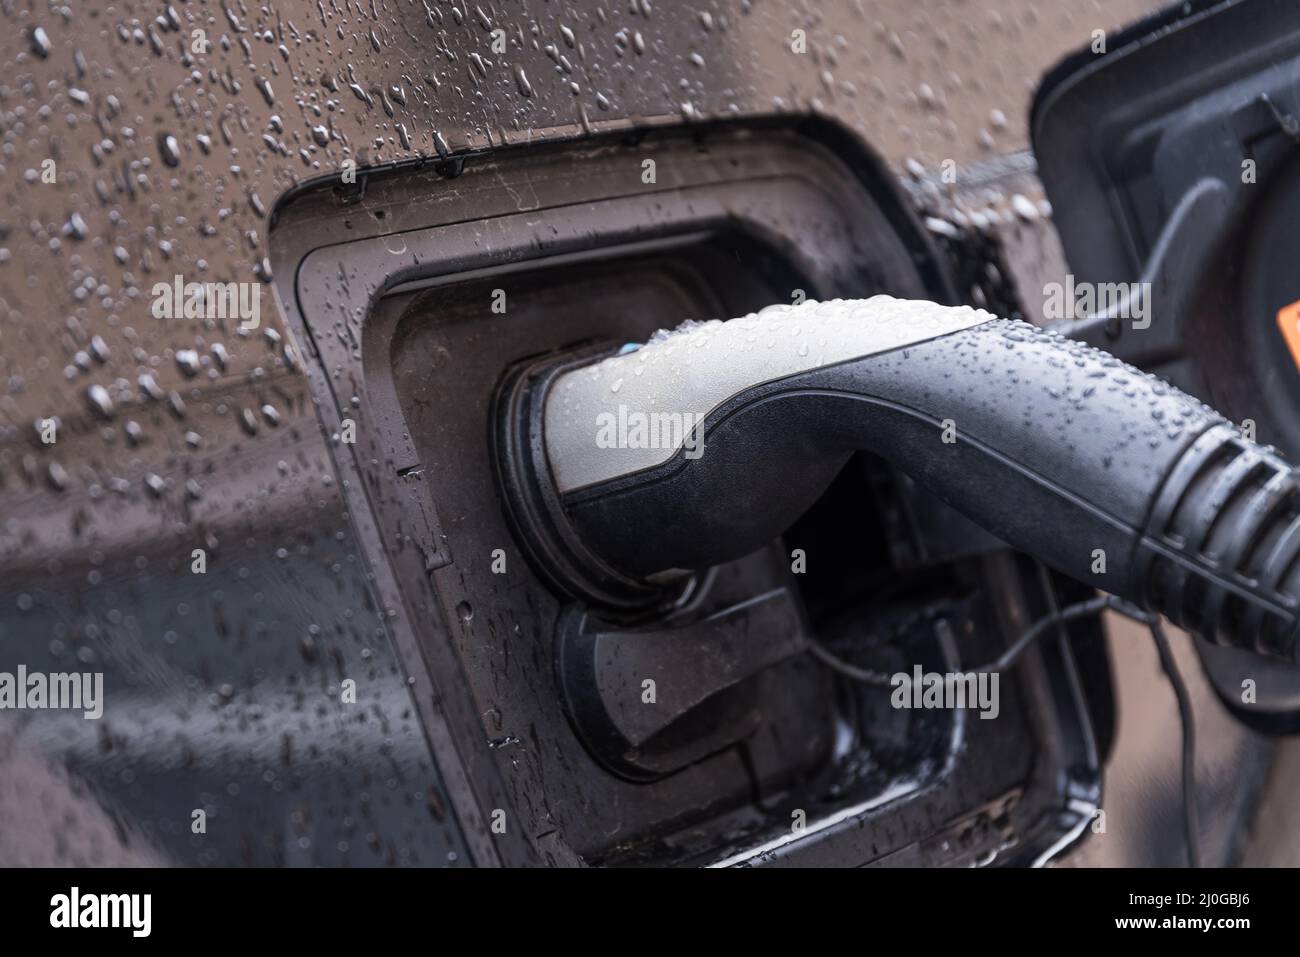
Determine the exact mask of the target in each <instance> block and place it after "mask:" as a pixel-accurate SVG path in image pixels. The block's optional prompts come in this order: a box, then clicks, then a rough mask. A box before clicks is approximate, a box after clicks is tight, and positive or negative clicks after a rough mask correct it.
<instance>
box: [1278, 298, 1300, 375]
mask: <svg viewBox="0 0 1300 957" xmlns="http://www.w3.org/2000/svg"><path fill="white" fill-rule="evenodd" d="M1277 327H1278V328H1279V329H1281V330H1282V338H1283V339H1285V340H1286V347H1287V348H1288V349H1290V350H1291V361H1292V362H1294V363H1295V364H1296V368H1297V369H1300V299H1297V300H1296V301H1295V302H1293V303H1291V305H1289V306H1283V307H1282V308H1281V309H1279V310H1278V311H1277Z"/></svg>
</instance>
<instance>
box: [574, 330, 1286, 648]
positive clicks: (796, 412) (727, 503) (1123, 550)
mask: <svg viewBox="0 0 1300 957" xmlns="http://www.w3.org/2000/svg"><path fill="white" fill-rule="evenodd" d="M859 449H867V450H870V451H872V452H875V453H877V454H879V455H881V456H883V457H884V458H886V459H887V460H889V461H890V462H892V463H893V464H894V465H895V466H897V467H898V468H899V469H900V470H902V471H904V472H906V473H908V474H910V475H911V476H912V477H913V478H915V479H916V481H917V482H919V483H920V484H922V485H924V486H926V487H927V488H929V489H930V490H931V491H932V492H934V493H935V494H936V495H938V496H939V497H940V498H941V499H943V500H944V501H946V502H948V503H949V504H950V505H952V506H954V507H955V508H957V509H958V510H959V511H961V512H962V513H964V514H965V515H966V516H968V517H969V518H971V519H972V520H974V521H975V522H978V523H979V524H981V525H983V526H984V527H985V528H987V529H988V530H989V531H991V532H992V533H993V534H995V535H997V536H998V537H1000V538H1001V539H1002V540H1003V541H1005V542H1007V543H1008V544H1009V545H1011V546H1013V547H1014V548H1017V549H1019V550H1021V551H1024V552H1027V553H1029V554H1032V555H1035V556H1037V557H1038V558H1040V559H1041V560H1042V561H1044V562H1045V563H1047V564H1049V565H1051V566H1053V567H1055V568H1057V569H1058V570H1060V571H1062V572H1064V573H1066V574H1068V575H1071V576H1072V577H1075V578H1078V579H1080V580H1082V581H1086V582H1089V583H1091V584H1093V585H1095V586H1097V587H1098V588H1101V589H1103V590H1105V591H1109V592H1111V593H1113V594H1117V595H1119V596H1121V597H1123V598H1126V599H1128V600H1130V601H1132V602H1134V603H1136V604H1139V605H1141V606H1142V607H1144V608H1145V609H1147V610H1149V611H1158V612H1161V613H1163V614H1166V615H1168V616H1169V618H1170V619H1171V620H1172V621H1173V622H1175V623H1176V624H1178V625H1180V626H1183V627H1185V628H1188V629H1190V630H1192V631H1195V632H1197V633H1200V634H1202V635H1204V636H1206V637H1208V638H1211V639H1213V640H1216V641H1219V642H1221V643H1224V644H1230V645H1234V646H1237V647H1243V648H1248V649H1253V650H1256V651H1260V652H1262V653H1265V654H1270V655H1277V656H1282V657H1285V658H1288V659H1291V660H1294V659H1295V657H1296V650H1297V642H1296V631H1297V607H1298V604H1300V603H1298V601H1297V599H1298V598H1300V566H1298V565H1297V555H1298V554H1300V514H1298V512H1297V507H1298V506H1300V498H1298V497H1297V490H1296V478H1295V475H1294V473H1293V471H1292V470H1291V467H1290V466H1289V465H1288V464H1287V463H1286V462H1285V461H1283V460H1282V459H1281V458H1280V457H1279V456H1278V455H1277V454H1276V453H1274V452H1272V451H1270V450H1266V449H1263V448H1261V447H1259V446H1256V445H1255V444H1254V443H1252V442H1249V441H1247V440H1246V439H1244V438H1242V437H1241V436H1240V435H1239V434H1238V433H1237V432H1236V430H1235V429H1233V427H1232V426H1230V425H1229V424H1228V423H1227V422H1226V421H1225V420H1224V419H1223V418H1222V417H1221V416H1219V415H1218V414H1217V413H1215V412H1214V411H1213V410H1211V409H1209V408H1208V407H1207V406H1205V405H1204V404H1202V403H1201V402H1199V401H1198V400H1196V399H1194V398H1192V397H1190V396H1188V395H1186V394H1184V393H1182V392H1180V391H1178V390H1176V389H1174V388H1172V387H1171V386H1169V385H1168V384H1167V383H1165V382H1163V381H1161V380H1159V379H1156V378H1155V377H1153V376H1150V375H1147V374H1146V373H1143V372H1141V371H1139V370H1137V369H1134V368H1132V367H1130V366H1128V365H1126V364H1124V363H1122V362H1120V361H1119V360H1118V359H1116V358H1115V357H1113V356H1111V355H1109V354H1107V353H1104V352H1101V351H1099V350H1097V349H1093V348H1092V347H1089V346H1086V345H1083V344H1082V343H1078V342H1075V341H1073V340H1067V339H1063V338H1061V337H1060V336H1058V335H1055V334H1052V333H1048V332H1044V331H1042V330H1039V329H1037V328H1036V327H1034V326H1031V325H1029V324H1027V323H1023V322H1012V321H1008V320H996V321H992V322H988V323H985V324H983V325H979V326H975V327H972V328H969V329H966V330H963V331H961V332H956V333H952V334H950V335H945V336H942V337H940V338H937V339H931V340H928V341H926V342H922V343H919V344H917V345H913V346H908V347H906V348H902V349H898V350H895V351H892V352H887V353H881V354H876V355H871V356H867V357H864V358H860V359H855V360H852V361H850V362H845V363H840V364H837V365H834V366H829V367H825V368H821V369H816V370H813V371H810V372H804V373H800V374H797V375H794V376H790V377H788V378H785V379H781V380H778V381H775V382H765V383H760V384H757V385H755V386H754V387H753V388H750V389H746V390H744V391H743V392H741V393H740V394H738V395H734V396H732V397H731V398H730V399H729V400H727V401H726V402H724V403H723V404H722V405H721V406H719V407H718V408H716V409H714V410H713V411H712V412H711V413H710V414H709V416H708V417H707V419H706V420H705V425H704V454H703V455H702V456H701V457H699V458H694V459H688V458H686V457H685V456H683V455H682V454H680V453H679V454H677V455H676V456H675V457H673V458H672V459H671V460H670V461H668V462H666V463H665V464H663V465H661V466H658V467H656V468H653V469H647V470H645V471H642V472H637V473H635V474H632V475H626V476H622V477H620V478H618V479H614V480H612V481H609V482H605V483H602V484H600V485H597V486H589V487H587V488H584V489H580V490H578V491H576V492H574V493H571V494H569V495H567V496H565V497H564V498H563V508H564V511H565V513H566V514H567V517H568V519H569V520H570V521H571V522H572V525H573V527H574V529H575V530H576V532H577V534H578V535H579V536H580V537H581V538H582V540H583V541H584V542H585V543H586V544H587V545H588V546H589V547H590V548H591V549H592V550H593V552H594V553H595V554H597V555H599V556H600V558H601V559H602V560H604V561H605V562H607V563H609V565H611V566H612V567H614V568H616V569H618V570H620V571H621V572H623V573H625V574H627V575H629V576H632V577H635V578H638V579H647V578H652V577H655V576H658V575H660V574H661V573H663V572H665V571H667V570H671V569H697V568H703V567H706V566H709V565H713V564H717V563H718V562H721V561H724V560H729V559H732V558H737V557H740V556H741V555H744V554H747V553H748V552H750V551H753V550H754V549H756V548H758V547H760V546H762V545H763V544H764V543H766V542H768V541H770V540H771V539H772V538H775V537H776V536H777V535H779V534H780V533H781V532H782V531H784V530H785V529H786V528H787V527H788V526H789V525H790V524H791V523H792V522H793V521H794V520H795V519H796V518H797V517H798V516H799V515H800V514H802V513H803V512H804V511H805V510H806V509H807V508H808V506H809V505H811V504H812V502H813V501H815V499H816V498H817V497H818V496H819V495H820V494H821V492H822V491H823V490H824V489H825V487H826V486H827V485H828V484H829V482H830V481H831V479H832V478H834V476H835V474H836V473H837V472H838V471H839V469H840V468H841V467H842V466H843V465H844V463H845V462H846V461H847V460H848V458H849V456H850V455H852V454H853V452H854V451H855V450H859Z"/></svg>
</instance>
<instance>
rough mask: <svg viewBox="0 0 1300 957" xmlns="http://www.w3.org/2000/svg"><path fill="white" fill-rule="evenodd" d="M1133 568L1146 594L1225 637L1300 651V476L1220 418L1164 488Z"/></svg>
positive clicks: (1267, 650) (1150, 604)
mask: <svg viewBox="0 0 1300 957" xmlns="http://www.w3.org/2000/svg"><path fill="white" fill-rule="evenodd" d="M1143 545H1144V548H1143V556H1142V560H1141V561H1140V562H1139V564H1138V566H1137V567H1136V568H1135V575H1136V582H1135V584H1136V585H1137V586H1139V587H1141V588H1142V590H1143V595H1142V603H1143V604H1144V605H1145V606H1146V607H1147V608H1148V609H1149V610H1153V611H1159V612H1161V613H1162V614H1164V615H1165V616H1166V617H1168V618H1169V620H1170V621H1172V622H1173V623H1174V624H1176V625H1179V626H1180V627H1183V628H1186V629H1187V630H1189V631H1193V632H1196V633H1197V634H1200V635H1203V636H1204V637H1206V638H1209V639H1211V640H1214V641H1217V642H1219V643H1220V644H1229V645H1237V646H1240V647H1245V648H1251V649H1253V650H1254V651H1257V652H1259V653H1261V654H1267V655H1274V656H1279V657H1286V658H1290V659H1293V660H1294V658H1295V657H1296V651H1297V648H1296V637H1297V603H1296V598H1297V596H1300V561H1297V559H1298V558H1300V481H1298V480H1297V476H1296V473H1295V470H1294V469H1293V468H1292V467H1291V465H1290V464H1289V463H1288V462H1286V461H1285V460H1283V459H1282V458H1281V457H1280V456H1278V455H1277V454H1276V453H1274V452H1273V451H1271V450H1269V449H1263V448H1260V447H1259V446H1257V445H1255V444H1254V443H1252V442H1248V441H1246V440H1245V439H1243V438H1242V437H1241V436H1240V435H1238V434H1237V433H1236V431H1235V430H1233V429H1231V428H1229V427H1227V426H1223V425H1219V426H1214V427H1212V428H1210V429H1209V430H1207V431H1206V432H1204V433H1203V434H1202V435H1201V436H1200V437H1199V438H1198V439H1197V440H1196V441H1195V442H1194V443H1192V445H1191V446H1190V447H1189V448H1188V450H1187V452H1186V453H1185V454H1184V455H1183V457H1182V458H1181V459H1179V461H1178V462H1177V464H1176V465H1175V466H1174V468H1173V470H1172V471H1171V472H1170V474H1169V477H1168V479H1167V480H1166V482H1165V485H1164V487H1163V488H1162V489H1160V491H1159V494H1158V495H1157V496H1156V500H1155V505H1154V507H1153V509H1152V513H1151V519H1150V521H1149V522H1148V525H1147V528H1146V536H1145V540H1144V543H1143Z"/></svg>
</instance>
